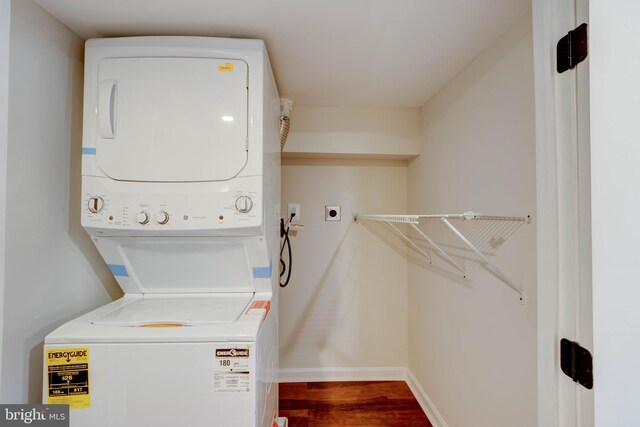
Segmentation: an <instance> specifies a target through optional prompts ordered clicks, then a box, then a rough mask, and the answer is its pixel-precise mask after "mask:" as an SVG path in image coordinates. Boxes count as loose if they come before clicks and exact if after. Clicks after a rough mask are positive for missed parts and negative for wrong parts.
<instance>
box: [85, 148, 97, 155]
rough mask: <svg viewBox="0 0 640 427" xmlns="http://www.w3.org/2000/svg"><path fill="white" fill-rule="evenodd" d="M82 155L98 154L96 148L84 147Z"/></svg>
mask: <svg viewBox="0 0 640 427" xmlns="http://www.w3.org/2000/svg"><path fill="white" fill-rule="evenodd" d="M82 154H96V149H95V147H82Z"/></svg>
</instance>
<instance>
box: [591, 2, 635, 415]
mask: <svg viewBox="0 0 640 427" xmlns="http://www.w3.org/2000/svg"><path fill="white" fill-rule="evenodd" d="M589 15H590V16H589V45H590V46H589V58H590V59H589V61H590V97H591V103H590V104H591V105H590V108H591V120H590V121H591V189H592V198H591V202H592V203H591V206H592V224H593V225H592V230H593V234H592V236H593V240H592V248H593V252H592V254H593V258H592V263H593V341H594V348H593V356H594V376H595V378H594V393H595V395H594V396H595V418H596V426H631V425H640V411H638V401H639V400H640V392H639V391H638V382H640V364H639V363H638V350H639V349H640V316H639V315H638V312H639V311H638V301H639V300H640V287H639V286H638V277H637V276H638V275H637V271H636V268H637V266H638V245H637V242H638V241H640V222H638V217H637V213H638V212H639V211H640V197H638V190H637V186H638V183H639V182H640V168H638V164H639V163H640V144H639V143H638V118H639V116H640V109H639V108H638V105H640V80H639V79H638V69H639V67H640V57H639V56H638V54H637V52H638V51H639V50H640V26H638V19H640V3H638V2H637V1H633V0H606V1H604V0H590V2H589Z"/></svg>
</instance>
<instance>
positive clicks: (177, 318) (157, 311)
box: [92, 293, 253, 328]
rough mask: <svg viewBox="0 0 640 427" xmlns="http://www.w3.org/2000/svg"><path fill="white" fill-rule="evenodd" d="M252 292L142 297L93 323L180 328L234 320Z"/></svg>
mask: <svg viewBox="0 0 640 427" xmlns="http://www.w3.org/2000/svg"><path fill="white" fill-rule="evenodd" d="M252 297H253V293H241V294H220V295H216V296H202V295H200V296H180V297H176V296H170V297H167V296H157V295H149V296H146V295H145V296H144V297H143V298H140V299H138V300H136V301H133V302H131V303H129V304H126V305H124V306H121V307H118V308H116V309H115V310H113V311H110V312H108V313H107V314H105V315H103V316H101V317H99V318H97V319H95V320H93V322H92V324H93V325H104V326H122V327H143V328H144V327H148V328H162V327H179V326H198V325H209V324H219V323H232V322H235V321H237V320H238V319H239V318H240V316H241V315H242V314H243V312H244V311H245V308H247V306H248V304H249V301H251V298H252Z"/></svg>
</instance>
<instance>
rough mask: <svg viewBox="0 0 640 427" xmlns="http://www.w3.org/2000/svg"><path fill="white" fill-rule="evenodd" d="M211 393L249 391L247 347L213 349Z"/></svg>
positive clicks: (249, 373) (249, 370) (249, 374)
mask: <svg viewBox="0 0 640 427" xmlns="http://www.w3.org/2000/svg"><path fill="white" fill-rule="evenodd" d="M214 352H215V357H214V364H213V391H214V392H248V391H251V382H250V376H251V369H250V367H249V347H248V346H246V347H237V346H233V347H232V346H228V345H227V346H224V347H217V348H215V349H214Z"/></svg>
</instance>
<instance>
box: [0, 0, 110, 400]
mask: <svg viewBox="0 0 640 427" xmlns="http://www.w3.org/2000/svg"><path fill="white" fill-rule="evenodd" d="M9 67H10V71H9V85H10V87H9V128H8V150H7V163H8V172H7V217H6V221H7V222H6V228H7V230H6V236H2V237H3V238H4V239H5V243H6V271H5V277H4V280H5V293H4V318H3V326H4V328H3V332H4V336H3V355H2V382H1V393H2V401H3V402H6V403H23V402H27V401H29V402H40V400H41V384H42V348H43V339H44V337H45V335H46V334H47V333H49V332H50V331H52V330H53V329H55V328H56V327H57V326H59V325H60V324H62V323H63V322H65V321H66V320H70V319H71V318H73V317H76V316H77V315H79V314H82V313H85V312H87V311H89V310H90V309H93V308H96V307H98V306H100V305H103V304H105V303H107V302H110V301H111V299H112V298H111V297H115V296H118V295H120V292H119V289H118V288H117V287H116V286H115V284H114V282H113V277H112V276H111V274H110V272H109V270H108V269H107V267H106V265H105V264H104V262H103V261H102V259H101V258H100V256H99V255H98V253H97V251H96V250H95V248H94V246H93V244H92V243H91V241H90V240H89V237H88V236H87V234H86V233H85V232H84V230H83V229H82V228H81V226H80V149H81V129H82V123H81V118H82V41H81V40H80V39H79V38H78V37H77V36H76V35H74V34H73V33H72V32H71V31H69V30H68V29H67V28H66V27H64V26H63V25H62V24H60V22H58V21H57V20H55V19H53V18H52V17H51V16H50V15H49V14H47V13H46V12H45V11H44V10H42V9H41V8H40V7H39V6H37V5H36V4H35V3H33V2H32V1H31V0H14V1H13V2H12V7H11V40H10V64H9Z"/></svg>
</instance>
